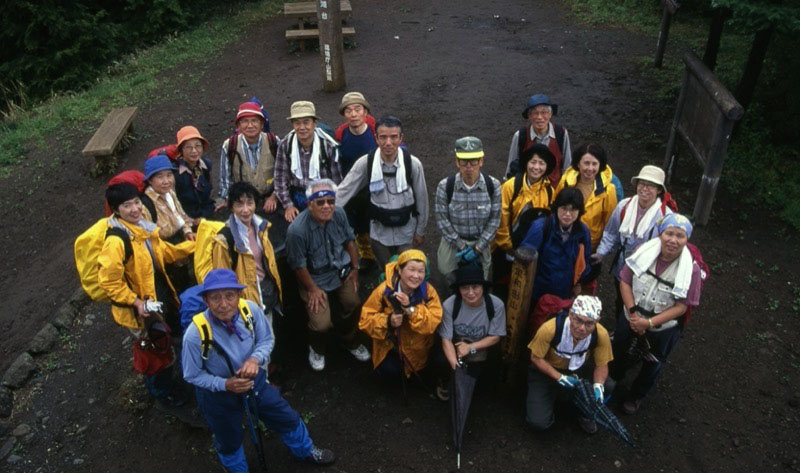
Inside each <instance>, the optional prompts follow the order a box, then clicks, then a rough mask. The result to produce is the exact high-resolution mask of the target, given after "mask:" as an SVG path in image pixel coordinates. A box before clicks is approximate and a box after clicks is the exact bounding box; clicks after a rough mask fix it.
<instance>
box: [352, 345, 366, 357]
mask: <svg viewBox="0 0 800 473" xmlns="http://www.w3.org/2000/svg"><path fill="white" fill-rule="evenodd" d="M350 353H352V355H353V356H354V357H356V360H358V361H369V350H367V347H365V346H364V345H359V346H357V347H355V348H351V349H350Z"/></svg>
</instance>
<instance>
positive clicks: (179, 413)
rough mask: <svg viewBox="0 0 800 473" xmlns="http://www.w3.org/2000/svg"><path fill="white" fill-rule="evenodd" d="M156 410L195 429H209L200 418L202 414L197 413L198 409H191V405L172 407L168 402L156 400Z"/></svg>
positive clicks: (163, 399)
mask: <svg viewBox="0 0 800 473" xmlns="http://www.w3.org/2000/svg"><path fill="white" fill-rule="evenodd" d="M156 409H158V410H159V411H161V412H163V413H164V414H167V415H170V416H173V417H175V418H176V419H178V420H179V421H181V422H183V423H184V424H186V425H188V426H189V427H193V428H195V429H205V428H207V427H206V423H205V421H204V420H203V418H202V417H201V416H200V413H199V412H198V411H197V409H195V408H193V407H190V406H189V405H186V404H182V405H179V406H175V405H170V404H169V401H168V400H166V399H165V398H162V399H156Z"/></svg>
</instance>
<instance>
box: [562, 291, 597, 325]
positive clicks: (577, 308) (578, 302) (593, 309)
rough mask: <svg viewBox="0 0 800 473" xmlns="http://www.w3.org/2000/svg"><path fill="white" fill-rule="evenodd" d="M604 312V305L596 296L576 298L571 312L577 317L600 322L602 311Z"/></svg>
mask: <svg viewBox="0 0 800 473" xmlns="http://www.w3.org/2000/svg"><path fill="white" fill-rule="evenodd" d="M602 310H603V303H602V302H600V298H599V297H596V296H585V295H580V296H578V297H576V298H575V301H574V302H573V303H572V307H570V309H569V311H570V312H571V313H573V314H575V315H579V316H581V317H586V318H587V319H592V320H600V311H602Z"/></svg>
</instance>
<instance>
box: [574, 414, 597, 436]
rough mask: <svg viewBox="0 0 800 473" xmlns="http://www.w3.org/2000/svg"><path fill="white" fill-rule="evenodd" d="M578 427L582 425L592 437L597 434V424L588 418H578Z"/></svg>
mask: <svg viewBox="0 0 800 473" xmlns="http://www.w3.org/2000/svg"><path fill="white" fill-rule="evenodd" d="M578 425H580V426H581V429H583V431H584V432H586V433H587V434H590V435H591V434H596V433H597V422H595V421H593V420H592V419H590V418H588V417H583V416H578Z"/></svg>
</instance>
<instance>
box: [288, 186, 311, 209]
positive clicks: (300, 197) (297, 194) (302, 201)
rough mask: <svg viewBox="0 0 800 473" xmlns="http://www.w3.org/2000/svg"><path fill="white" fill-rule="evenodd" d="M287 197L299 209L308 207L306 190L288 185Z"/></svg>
mask: <svg viewBox="0 0 800 473" xmlns="http://www.w3.org/2000/svg"><path fill="white" fill-rule="evenodd" d="M289 197H290V198H291V199H292V203H293V204H294V206H295V207H296V208H297V210H299V211H301V212H302V211H303V210H305V209H306V207H308V199H307V198H306V191H305V190H303V189H301V188H299V187H290V188H289Z"/></svg>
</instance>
